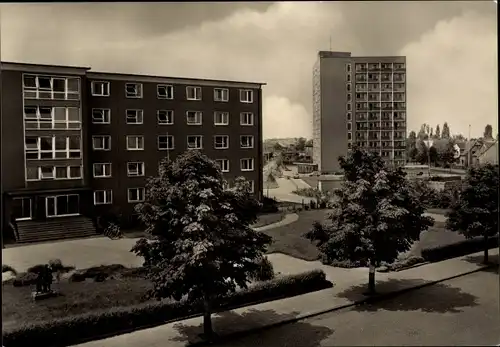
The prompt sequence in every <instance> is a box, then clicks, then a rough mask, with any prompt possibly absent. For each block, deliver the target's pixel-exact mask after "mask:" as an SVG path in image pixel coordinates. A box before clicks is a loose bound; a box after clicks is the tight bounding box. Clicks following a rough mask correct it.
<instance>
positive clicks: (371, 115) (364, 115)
mask: <svg viewBox="0 0 500 347" xmlns="http://www.w3.org/2000/svg"><path fill="white" fill-rule="evenodd" d="M351 115H352V113H351V112H347V118H348V119H350V117H351ZM391 118H393V119H394V120H405V118H406V112H404V111H394V112H356V120H358V121H366V120H371V121H377V120H379V119H381V120H391Z"/></svg>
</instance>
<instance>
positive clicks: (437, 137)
mask: <svg viewBox="0 0 500 347" xmlns="http://www.w3.org/2000/svg"><path fill="white" fill-rule="evenodd" d="M434 138H435V139H436V140H439V139H440V138H441V129H440V128H439V124H438V125H436V132H435V134H434Z"/></svg>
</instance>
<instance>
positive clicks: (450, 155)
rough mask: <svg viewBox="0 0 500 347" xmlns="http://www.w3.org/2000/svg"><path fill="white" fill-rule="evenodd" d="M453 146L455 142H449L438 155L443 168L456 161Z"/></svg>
mask: <svg viewBox="0 0 500 347" xmlns="http://www.w3.org/2000/svg"><path fill="white" fill-rule="evenodd" d="M454 146H455V142H454V141H451V140H450V141H448V142H447V143H446V145H445V146H444V148H442V149H441V150H440V151H439V153H438V155H439V161H441V163H442V164H443V166H444V167H448V166H449V165H450V164H451V163H453V162H455V161H456V159H455V147H454Z"/></svg>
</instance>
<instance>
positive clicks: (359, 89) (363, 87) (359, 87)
mask: <svg viewBox="0 0 500 347" xmlns="http://www.w3.org/2000/svg"><path fill="white" fill-rule="evenodd" d="M367 90H368V86H367V85H366V84H365V83H363V84H359V83H358V84H356V91H357V92H366V91H367Z"/></svg>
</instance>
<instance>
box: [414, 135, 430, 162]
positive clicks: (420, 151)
mask: <svg viewBox="0 0 500 347" xmlns="http://www.w3.org/2000/svg"><path fill="white" fill-rule="evenodd" d="M415 160H416V161H417V162H418V163H420V164H422V165H425V164H428V163H429V150H428V148H427V146H426V145H425V142H424V140H422V139H419V140H418V141H417V154H416V156H415Z"/></svg>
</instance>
